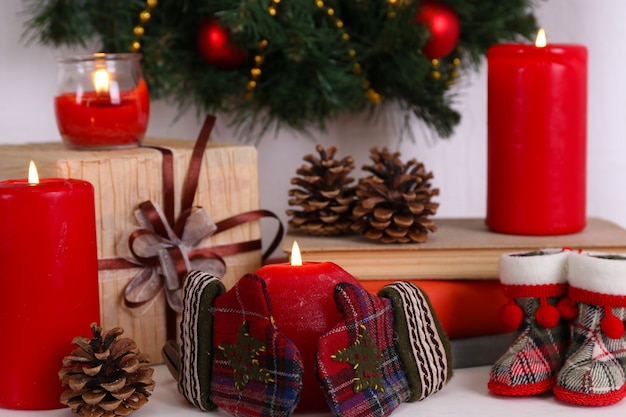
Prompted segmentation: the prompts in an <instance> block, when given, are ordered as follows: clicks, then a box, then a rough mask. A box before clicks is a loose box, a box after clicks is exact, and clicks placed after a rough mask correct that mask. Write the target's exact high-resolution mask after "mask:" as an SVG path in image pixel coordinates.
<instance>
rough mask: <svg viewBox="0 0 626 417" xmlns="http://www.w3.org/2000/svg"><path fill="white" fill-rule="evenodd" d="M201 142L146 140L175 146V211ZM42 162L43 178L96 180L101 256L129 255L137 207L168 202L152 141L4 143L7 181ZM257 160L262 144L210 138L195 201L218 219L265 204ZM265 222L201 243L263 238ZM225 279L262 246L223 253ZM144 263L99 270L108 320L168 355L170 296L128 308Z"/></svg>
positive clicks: (0, 161)
mask: <svg viewBox="0 0 626 417" xmlns="http://www.w3.org/2000/svg"><path fill="white" fill-rule="evenodd" d="M194 144H195V142H194V141H188V140H176V139H156V138H150V139H146V140H145V141H144V145H145V146H159V147H164V148H167V149H170V150H171V151H172V153H173V165H174V191H175V194H174V196H175V208H176V217H178V211H179V210H180V201H181V193H182V187H183V182H184V179H185V176H186V174H187V169H188V166H189V162H190V160H191V154H192V150H193V147H194ZM30 159H32V160H34V161H35V163H36V164H37V168H38V170H39V176H40V177H41V178H47V177H60V178H69V177H71V178H77V179H83V180H86V181H89V182H91V183H92V184H93V186H94V189H95V200H96V201H95V203H96V223H97V225H96V232H97V240H98V258H99V260H102V259H116V258H130V256H131V254H130V251H129V249H128V245H127V240H128V236H129V235H130V234H131V233H132V232H133V231H134V230H136V229H138V228H139V227H138V223H137V220H136V219H135V216H134V211H135V210H136V209H137V207H138V204H139V203H141V202H144V201H146V200H150V201H152V202H153V203H156V204H158V205H160V206H162V205H163V181H162V167H163V162H162V160H163V156H162V153H161V152H160V151H158V150H156V149H152V148H149V147H139V148H133V149H124V150H112V151H74V150H68V149H66V148H65V147H64V145H63V144H61V143H40V144H27V145H4V146H0V180H5V179H18V178H25V177H26V176H27V171H28V162H29V160H30ZM259 200H260V198H259V187H258V162H257V153H256V149H255V148H254V147H253V146H247V145H230V144H229V145H225V144H217V143H211V142H209V144H208V145H207V148H206V151H205V153H204V156H203V161H202V164H201V169H200V174H199V180H198V188H197V192H196V195H195V199H194V206H201V207H204V208H205V209H206V210H207V211H208V213H209V215H210V217H211V219H212V220H213V221H214V222H218V221H220V220H223V219H226V218H229V217H231V216H233V215H237V214H240V213H243V212H246V211H250V210H257V209H259ZM260 237H261V231H260V226H259V223H258V221H254V222H248V223H245V224H242V225H239V226H236V227H235V228H232V229H230V230H226V231H223V232H220V233H218V234H215V235H213V236H210V237H207V238H205V239H203V240H202V242H201V243H200V244H199V245H198V246H197V247H212V246H216V245H221V244H229V243H237V242H244V241H249V240H257V239H260ZM224 259H225V261H226V265H227V272H226V275H225V276H224V278H223V279H224V283H225V285H226V286H227V287H229V288H230V287H231V286H232V285H233V284H234V283H235V281H236V280H237V279H239V278H240V277H241V276H242V275H244V274H245V273H249V272H254V271H255V270H256V269H257V268H259V267H260V265H261V252H260V250H254V251H249V252H245V253H238V254H236V255H231V256H227V257H225V258H224ZM139 271H141V269H140V268H130V269H122V270H100V271H99V282H100V309H101V320H102V323H101V325H102V326H103V327H104V328H111V327H115V326H120V327H122V328H123V329H124V331H125V336H128V337H131V338H133V339H135V341H136V342H137V344H138V346H139V347H140V349H141V350H142V351H143V352H146V353H148V354H149V355H150V358H151V360H152V362H154V363H158V362H161V361H162V359H161V353H160V351H161V347H162V346H163V344H164V342H165V341H166V302H165V297H164V295H163V294H161V295H160V296H159V297H157V298H156V299H155V300H154V301H153V302H151V303H148V304H146V305H144V306H141V307H138V308H135V309H129V308H128V307H126V306H125V305H124V301H123V292H124V289H125V287H126V285H127V284H128V282H129V281H130V280H131V278H132V277H133V276H134V275H135V274H136V273H137V272H139Z"/></svg>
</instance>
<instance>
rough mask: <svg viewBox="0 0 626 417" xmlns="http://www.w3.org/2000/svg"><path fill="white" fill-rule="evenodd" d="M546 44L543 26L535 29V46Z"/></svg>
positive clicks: (543, 46)
mask: <svg viewBox="0 0 626 417" xmlns="http://www.w3.org/2000/svg"><path fill="white" fill-rule="evenodd" d="M547 44H548V40H547V39H546V31H545V30H543V28H541V29H539V30H538V31H537V38H536V39H535V46H536V47H537V48H545V47H546V45H547Z"/></svg>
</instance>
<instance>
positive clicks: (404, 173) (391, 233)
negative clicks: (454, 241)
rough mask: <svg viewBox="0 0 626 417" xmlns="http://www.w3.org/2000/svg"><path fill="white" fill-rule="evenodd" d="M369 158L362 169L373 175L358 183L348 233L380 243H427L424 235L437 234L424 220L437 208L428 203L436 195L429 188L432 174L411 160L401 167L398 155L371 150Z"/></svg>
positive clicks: (427, 219)
mask: <svg viewBox="0 0 626 417" xmlns="http://www.w3.org/2000/svg"><path fill="white" fill-rule="evenodd" d="M370 159H372V160H373V161H374V165H364V166H363V169H364V170H366V171H369V172H371V173H372V174H374V175H372V176H369V177H367V178H362V179H361V180H360V181H359V184H358V186H357V191H356V195H357V204H356V206H355V208H354V210H353V215H354V219H355V222H354V224H353V225H352V230H355V231H357V232H359V233H361V234H363V235H364V236H365V237H367V238H369V239H373V240H379V241H381V242H383V243H393V242H399V243H409V242H425V241H426V240H428V232H435V231H437V226H435V223H434V222H433V221H432V220H431V219H429V218H428V217H429V216H431V215H434V214H436V212H437V208H438V207H439V204H438V203H433V202H431V197H433V196H436V195H439V189H437V188H431V186H430V180H431V179H432V178H433V174H432V172H428V173H427V172H426V170H425V169H424V164H422V163H417V162H416V160H415V159H411V160H410V161H409V162H407V163H406V165H405V164H404V163H403V162H402V161H401V160H400V153H398V152H396V153H394V154H390V153H389V152H388V151H387V149H386V148H383V150H382V151H379V150H378V148H373V149H372V150H371V155H370Z"/></svg>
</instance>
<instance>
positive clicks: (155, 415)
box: [0, 365, 626, 417]
mask: <svg viewBox="0 0 626 417" xmlns="http://www.w3.org/2000/svg"><path fill="white" fill-rule="evenodd" d="M488 379H489V367H485V366H483V367H476V368H464V369H456V370H455V372H454V376H453V378H452V379H451V380H450V382H449V383H448V385H446V386H445V387H444V388H443V389H442V390H441V391H439V392H438V393H436V394H434V395H433V396H431V397H429V398H427V399H425V400H424V401H420V402H415V403H404V404H402V405H401V406H400V407H399V408H398V409H396V410H395V411H394V412H393V413H392V416H393V417H415V416H429V417H430V416H437V417H446V416H448V417H456V416H458V417H461V416H462V417H467V416H480V417H489V416H493V417H516V416H520V417H522V416H523V417H528V416H550V417H559V416H563V417H573V416H574V417H575V416H587V417H598V416H599V417H611V416H620V417H624V416H625V415H626V399H625V400H623V401H622V402H620V403H618V404H615V405H612V406H608V407H580V406H574V405H569V404H565V403H562V402H558V401H556V400H555V399H554V397H553V396H552V395H550V394H546V395H542V396H538V397H525V398H505V397H498V396H494V395H491V394H490V393H489V392H488V390H487V381H488ZM155 381H156V388H155V390H154V393H153V395H152V396H151V397H150V401H148V403H147V404H146V405H144V406H143V407H142V408H141V409H140V410H138V411H136V412H135V413H133V414H131V416H133V417H161V416H163V417H166V416H167V417H192V416H201V415H203V416H211V415H213V416H219V417H225V416H227V415H228V414H226V413H225V412H224V411H219V412H212V413H205V412H202V411H200V410H197V409H195V408H193V407H192V406H191V405H189V403H187V401H186V400H185V399H184V398H183V397H182V395H180V394H179V392H178V390H177V388H176V383H175V381H174V379H173V378H172V377H171V376H170V374H169V372H168V370H167V368H166V367H165V366H163V365H159V366H155ZM297 415H300V416H306V417H313V416H315V417H329V416H330V415H331V414H330V412H329V413H327V414H306V415H305V414H297ZM25 416H32V417H71V416H75V414H74V413H72V412H71V411H70V410H69V408H64V409H58V410H48V411H21V410H20V411H18V410H6V409H1V408H0V417H25Z"/></svg>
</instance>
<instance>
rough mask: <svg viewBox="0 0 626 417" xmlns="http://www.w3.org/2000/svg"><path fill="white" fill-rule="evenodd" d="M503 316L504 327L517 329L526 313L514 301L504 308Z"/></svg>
mask: <svg viewBox="0 0 626 417" xmlns="http://www.w3.org/2000/svg"><path fill="white" fill-rule="evenodd" d="M501 314H502V321H503V322H504V325H505V326H507V327H509V328H511V329H517V328H518V327H519V326H520V324H522V320H523V319H524V311H522V308H521V307H520V306H518V305H517V304H515V303H514V302H513V301H511V302H510V303H508V304H507V305H505V306H504V308H503V309H502V313H501Z"/></svg>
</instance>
